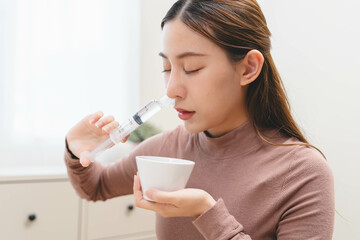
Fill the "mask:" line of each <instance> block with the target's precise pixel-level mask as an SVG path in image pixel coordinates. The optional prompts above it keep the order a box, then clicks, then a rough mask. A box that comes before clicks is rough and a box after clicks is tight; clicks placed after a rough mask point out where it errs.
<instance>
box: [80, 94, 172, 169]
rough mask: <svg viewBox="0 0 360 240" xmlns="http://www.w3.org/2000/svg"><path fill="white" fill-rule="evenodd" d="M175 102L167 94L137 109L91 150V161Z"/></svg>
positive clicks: (89, 155) (89, 154)
mask: <svg viewBox="0 0 360 240" xmlns="http://www.w3.org/2000/svg"><path fill="white" fill-rule="evenodd" d="M174 103H175V101H174V99H171V98H169V97H168V96H166V95H165V96H163V97H162V98H160V100H152V101H150V102H149V103H148V104H146V105H145V106H144V107H142V108H141V109H140V110H139V111H137V112H136V113H135V114H134V115H133V116H132V117H130V118H129V119H128V120H127V121H126V122H124V123H123V124H121V125H120V126H119V127H117V128H116V129H114V130H113V131H112V132H111V133H110V135H109V138H108V139H106V140H105V141H104V142H102V143H100V144H99V145H98V146H97V147H96V148H95V149H94V150H92V151H91V152H89V153H88V154H87V156H88V157H89V159H90V161H91V162H93V161H95V158H96V156H97V155H98V154H99V153H101V152H103V151H105V150H106V149H108V148H111V147H112V146H114V144H118V143H120V142H121V140H122V139H124V138H125V137H127V136H128V135H129V134H130V133H132V132H133V131H134V130H135V129H137V128H138V127H139V126H140V125H142V124H143V123H144V122H146V121H147V120H149V119H150V118H151V117H152V116H154V115H155V114H156V113H157V112H159V111H160V110H161V109H162V108H164V107H170V106H173V105H174Z"/></svg>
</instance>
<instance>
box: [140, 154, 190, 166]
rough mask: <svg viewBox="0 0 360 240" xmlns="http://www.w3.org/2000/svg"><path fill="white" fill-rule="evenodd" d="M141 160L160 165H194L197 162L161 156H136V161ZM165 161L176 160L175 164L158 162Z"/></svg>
mask: <svg viewBox="0 0 360 240" xmlns="http://www.w3.org/2000/svg"><path fill="white" fill-rule="evenodd" d="M138 158H140V160H141V161H147V162H154V163H159V164H169V163H171V165H173V164H175V165H194V164H195V162H194V161H191V160H186V159H181V158H173V157H161V156H142V155H141V156H136V160H138ZM164 159H171V160H174V161H173V162H171V161H170V162H166V161H158V160H164Z"/></svg>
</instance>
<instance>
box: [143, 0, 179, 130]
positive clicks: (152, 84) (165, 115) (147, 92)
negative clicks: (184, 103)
mask: <svg viewBox="0 0 360 240" xmlns="http://www.w3.org/2000/svg"><path fill="white" fill-rule="evenodd" d="M174 2H175V1H174V0H142V1H141V33H140V34H141V39H140V104H141V105H144V104H146V103H148V102H149V100H151V99H157V98H159V97H161V96H162V95H164V94H165V84H164V82H163V74H162V73H161V71H162V70H163V67H162V60H161V58H160V56H159V52H160V51H161V27H160V23H161V20H162V19H163V17H164V16H165V14H166V12H167V11H168V9H169V8H170V7H171V6H172V4H173V3H174ZM149 122H151V123H152V124H154V125H155V126H156V127H158V128H160V129H163V130H167V129H172V128H174V127H175V126H177V125H179V124H181V121H180V120H179V118H178V117H177V114H176V112H175V110H174V109H171V108H170V109H166V110H162V111H161V112H160V113H158V114H157V115H155V116H154V117H153V118H152V119H151V120H149Z"/></svg>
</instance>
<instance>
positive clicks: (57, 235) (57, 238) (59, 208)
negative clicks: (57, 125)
mask: <svg viewBox="0 0 360 240" xmlns="http://www.w3.org/2000/svg"><path fill="white" fill-rule="evenodd" d="M25 173H26V174H25ZM133 201H134V200H133V196H132V195H128V196H123V197H117V198H114V199H109V200H107V201H105V202H101V201H100V202H88V201H86V200H83V199H80V198H79V197H78V196H77V194H76V193H75V190H74V189H73V187H72V186H71V184H70V182H69V180H68V177H67V174H66V170H65V169H62V170H61V171H53V170H50V171H49V170H47V169H41V171H39V170H29V169H24V171H23V172H21V171H18V170H16V171H15V172H13V173H11V171H10V172H9V171H7V170H4V169H1V170H0V216H1V217H0V239H1V240H2V239H4V240H5V239H6V240H43V239H44V240H48V239H51V240H65V239H66V240H115V239H116V240H120V239H121V240H156V236H155V215H154V213H153V212H150V211H147V210H144V209H139V208H136V207H134V205H133Z"/></svg>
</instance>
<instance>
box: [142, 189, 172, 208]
mask: <svg viewBox="0 0 360 240" xmlns="http://www.w3.org/2000/svg"><path fill="white" fill-rule="evenodd" d="M145 194H146V196H148V197H149V198H150V199H152V200H154V201H155V202H157V203H167V204H172V205H175V204H176V199H177V197H176V192H165V191H160V190H158V189H154V188H149V189H148V190H147V191H146V193H145Z"/></svg>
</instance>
